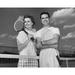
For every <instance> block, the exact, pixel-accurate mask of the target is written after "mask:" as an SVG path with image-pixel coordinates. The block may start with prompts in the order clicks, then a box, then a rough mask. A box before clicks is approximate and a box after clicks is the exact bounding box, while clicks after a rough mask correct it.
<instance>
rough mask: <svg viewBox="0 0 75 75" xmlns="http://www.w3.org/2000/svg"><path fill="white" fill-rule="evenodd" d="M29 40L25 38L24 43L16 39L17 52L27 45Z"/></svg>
mask: <svg viewBox="0 0 75 75" xmlns="http://www.w3.org/2000/svg"><path fill="white" fill-rule="evenodd" d="M29 41H30V40H26V41H25V42H24V43H20V42H19V40H17V45H18V50H19V52H20V51H22V50H23V49H24V48H25V47H26V46H27V45H28V43H29Z"/></svg>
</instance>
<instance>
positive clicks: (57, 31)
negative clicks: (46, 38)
mask: <svg viewBox="0 0 75 75" xmlns="http://www.w3.org/2000/svg"><path fill="white" fill-rule="evenodd" d="M52 31H53V33H54V34H58V35H60V30H59V28H53V29H52Z"/></svg>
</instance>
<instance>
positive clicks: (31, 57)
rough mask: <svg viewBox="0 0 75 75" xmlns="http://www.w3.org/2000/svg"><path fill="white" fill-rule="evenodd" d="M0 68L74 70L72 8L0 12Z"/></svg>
mask: <svg viewBox="0 0 75 75" xmlns="http://www.w3.org/2000/svg"><path fill="white" fill-rule="evenodd" d="M2 67H11V68H12V67H16V68H17V67H18V68H21V67H23V68H26V67H28V68H34V67H36V68H52V67H53V68H62V67H63V68H67V67H69V68H70V67H75V8H72V7H61V8H54V7H53V8H52V7H49V8H44V7H41V8H39V7H38V8H26V7H24V8H0V68H2Z"/></svg>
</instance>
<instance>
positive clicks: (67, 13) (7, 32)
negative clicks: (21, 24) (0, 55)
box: [0, 8, 75, 49]
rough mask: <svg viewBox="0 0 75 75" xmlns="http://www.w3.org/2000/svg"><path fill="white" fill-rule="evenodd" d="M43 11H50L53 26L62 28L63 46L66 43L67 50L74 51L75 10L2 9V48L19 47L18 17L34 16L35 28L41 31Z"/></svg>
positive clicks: (0, 29)
mask: <svg viewBox="0 0 75 75" xmlns="http://www.w3.org/2000/svg"><path fill="white" fill-rule="evenodd" d="M43 11H48V12H49V13H50V15H51V19H50V21H51V24H54V25H55V26H58V27H60V31H61V36H62V37H61V39H62V40H61V41H62V42H61V45H62V44H64V43H65V45H66V46H65V48H66V47H68V48H69V47H70V46H71V47H72V46H73V47H72V48H73V49H74V48H75V47H74V38H75V9H74V8H0V46H12V47H16V46H17V43H16V36H17V32H16V31H15V30H14V22H15V21H16V19H17V18H18V16H23V15H32V16H33V17H34V19H35V23H36V24H35V26H34V27H35V28H36V29H37V30H39V29H40V28H41V27H42V25H41V22H40V13H41V12H43ZM71 39H73V40H71ZM65 40H66V41H65ZM68 40H71V41H68ZM71 42H72V43H71ZM71 44H72V45H71ZM67 45H68V46H67Z"/></svg>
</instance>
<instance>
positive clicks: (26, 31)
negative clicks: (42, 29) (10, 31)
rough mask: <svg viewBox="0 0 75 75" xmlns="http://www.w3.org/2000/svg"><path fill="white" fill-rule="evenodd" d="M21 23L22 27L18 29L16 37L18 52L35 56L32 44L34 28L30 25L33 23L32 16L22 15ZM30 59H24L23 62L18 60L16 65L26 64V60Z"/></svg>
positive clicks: (22, 65)
mask: <svg viewBox="0 0 75 75" xmlns="http://www.w3.org/2000/svg"><path fill="white" fill-rule="evenodd" d="M23 23H24V25H23V29H22V30H21V31H19V33H18V36H17V38H16V39H17V45H18V50H19V54H20V55H25V56H36V49H35V46H34V34H35V32H36V30H35V29H33V28H32V26H33V25H34V24H35V22H34V19H33V17H32V16H24V19H23ZM30 60H31V59H30ZM30 60H29V59H25V60H24V62H22V60H19V64H18V66H21V67H24V66H27V64H26V62H29V61H30ZM35 62H36V63H37V60H35ZM22 63H23V64H22ZM30 66H31V65H30Z"/></svg>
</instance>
